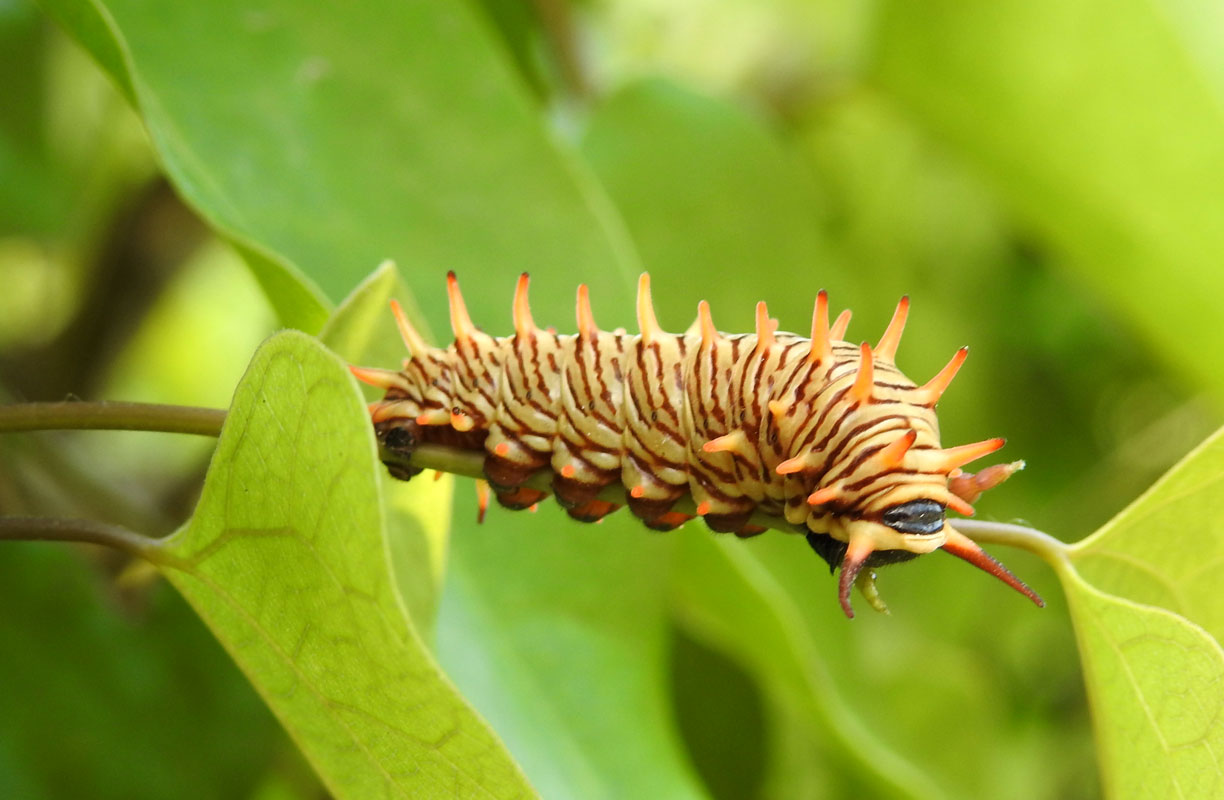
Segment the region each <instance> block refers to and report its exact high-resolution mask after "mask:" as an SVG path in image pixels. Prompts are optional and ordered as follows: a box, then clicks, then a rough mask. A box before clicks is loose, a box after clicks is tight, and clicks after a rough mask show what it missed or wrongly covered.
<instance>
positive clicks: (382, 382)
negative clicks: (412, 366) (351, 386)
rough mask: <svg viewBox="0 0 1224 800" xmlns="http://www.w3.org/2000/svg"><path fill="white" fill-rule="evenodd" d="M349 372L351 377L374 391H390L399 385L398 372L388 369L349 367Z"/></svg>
mask: <svg viewBox="0 0 1224 800" xmlns="http://www.w3.org/2000/svg"><path fill="white" fill-rule="evenodd" d="M349 372H351V373H353V377H354V378H356V379H357V380H359V381H361V382H362V383H367V384H369V385H370V386H373V387H375V388H376V389H383V390H386V389H390V388H391V387H392V386H396V385H397V384H399V383H400V381H401V379H400V375H399V373H398V372H393V371H392V370H389V369H378V368H377V367H356V366H353V365H352V364H350V365H349Z"/></svg>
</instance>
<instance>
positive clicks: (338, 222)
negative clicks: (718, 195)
mask: <svg viewBox="0 0 1224 800" xmlns="http://www.w3.org/2000/svg"><path fill="white" fill-rule="evenodd" d="M45 5H46V7H47V8H48V9H49V11H51V13H52V14H53V15H54V16H55V17H56V18H57V19H59V20H60V21H61V22H62V23H63V24H64V25H65V27H67V28H68V29H69V30H70V31H71V32H72V33H73V34H74V35H76V36H77V38H78V39H79V40H80V41H81V42H82V43H83V44H84V45H85V46H86V47H87V48H88V49H89V50H90V51H91V52H93V53H94V54H95V56H96V57H97V58H98V60H99V62H100V63H101V64H102V65H103V66H104V67H105V68H107V69H108V70H109V71H110V72H111V73H112V74H113V75H114V76H115V78H116V80H117V81H119V82H120V83H121V84H123V85H125V86H127V87H130V91H129V94H130V96H131V97H132V100H133V102H134V103H135V104H136V106H137V107H138V108H139V110H140V111H141V113H142V114H143V117H144V120H145V123H146V125H147V126H148V129H149V132H150V134H151V136H152V139H153V143H154V146H155V147H156V149H157V152H158V155H159V156H160V158H161V160H162V163H163V165H164V168H165V170H166V171H167V173H168V174H169V176H170V178H171V179H172V180H173V181H174V183H175V185H176V186H177V188H178V189H179V191H180V192H182V193H183V195H184V197H185V198H186V199H187V200H188V202H190V203H191V204H192V205H193V206H194V207H195V208H196V209H197V210H198V211H199V212H200V213H201V214H202V215H203V216H204V217H205V218H207V219H208V220H209V221H210V223H211V224H213V225H214V226H215V227H216V228H217V229H218V230H220V231H222V232H224V233H225V234H226V235H227V236H228V237H229V238H231V239H232V240H234V241H236V242H237V243H239V245H240V246H241V248H242V249H243V251H244V253H245V254H247V255H248V256H249V260H250V261H251V264H252V267H253V268H254V269H255V272H256V275H257V276H258V277H260V279H261V282H262V283H264V285H265V288H266V289H267V290H268V292H269V297H270V298H271V299H272V301H273V303H274V304H276V305H277V307H278V310H280V312H281V314H282V318H284V319H285V320H286V321H287V322H290V323H293V324H297V325H299V326H303V327H306V328H307V329H317V327H318V325H320V324H321V323H322V321H323V317H322V316H321V308H322V306H323V305H324V304H326V302H327V300H326V299H325V298H330V300H332V301H334V300H337V299H339V298H341V297H343V296H344V295H346V294H347V293H348V291H349V290H350V289H351V288H352V287H353V286H354V285H355V284H356V283H357V282H358V281H359V280H360V279H361V278H362V277H363V276H364V275H365V274H366V273H367V272H369V270H370V269H371V268H372V267H373V265H375V264H377V263H378V262H379V261H381V260H383V259H384V258H388V257H391V258H395V259H397V260H398V262H399V263H400V264H401V266H402V268H403V269H404V272H405V274H406V275H412V276H417V275H430V276H431V277H432V276H433V275H435V274H436V273H437V271H441V270H445V269H455V270H456V271H458V272H459V273H460V274H461V275H466V274H472V273H477V274H481V275H501V276H504V277H505V278H506V283H507V285H509V283H510V278H511V276H513V275H515V274H516V273H518V272H520V271H523V270H527V269H534V268H542V269H545V270H557V271H560V270H561V269H564V268H577V267H580V268H581V269H583V271H584V272H586V273H587V274H589V275H590V276H591V277H592V283H593V284H595V287H594V288H606V289H609V290H611V289H612V287H619V288H618V289H617V291H623V288H624V286H626V285H627V283H628V281H627V280H626V277H627V276H626V274H625V273H624V272H623V270H624V269H625V268H626V265H627V264H631V263H632V256H631V255H630V254H628V253H627V251H626V249H625V243H624V242H623V240H622V238H621V236H620V235H619V234H618V233H617V232H616V231H615V229H614V222H613V221H611V218H610V217H608V216H607V215H606V214H604V213H602V212H601V211H600V210H599V208H598V205H599V203H598V201H597V200H591V199H589V198H590V196H591V194H590V192H588V191H587V189H586V188H584V179H583V178H582V176H581V175H580V174H578V172H577V170H576V169H575V168H574V165H573V164H572V163H570V160H569V159H568V158H567V157H566V156H565V155H564V154H562V153H561V152H560V151H559V150H558V149H557V148H556V146H555V145H554V144H553V142H552V141H551V140H550V138H549V136H548V135H547V132H546V130H545V128H544V126H543V123H542V122H541V120H540V118H539V115H538V112H537V109H536V107H535V106H534V104H533V103H532V101H531V100H530V99H529V96H528V93H527V91H526V89H525V88H524V87H523V86H522V85H521V83H520V81H519V79H518V78H517V76H516V75H515V74H514V73H513V71H512V70H511V69H510V67H509V66H508V65H507V64H506V63H505V59H504V57H503V51H502V49H501V45H500V43H499V42H497V40H496V39H495V38H494V36H493V35H492V34H491V32H490V31H488V30H487V28H486V25H485V22H484V20H482V19H481V18H480V17H479V15H478V14H477V13H476V12H475V11H474V10H473V9H472V8H471V7H470V5H469V4H466V3H402V2H393V1H392V0H377V1H376V2H368V3H361V4H358V5H312V6H304V5H301V4H298V3H293V2H290V0H273V2H271V3H264V4H262V5H260V6H259V7H258V8H254V7H251V6H250V5H249V4H247V3H243V2H239V1H238V0H225V1H224V2H220V3H208V4H203V5H200V4H190V3H188V4H183V3H161V4H158V5H157V7H156V8H149V7H148V6H147V4H144V3H140V2H136V1H135V0H99V2H97V3H96V4H95V3H90V2H86V0H47V2H46V4H45ZM429 316H430V319H431V321H432V322H433V323H434V324H435V325H437V324H439V323H441V321H442V319H443V318H442V316H441V315H437V314H430V315H429Z"/></svg>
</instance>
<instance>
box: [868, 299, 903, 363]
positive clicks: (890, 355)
mask: <svg viewBox="0 0 1224 800" xmlns="http://www.w3.org/2000/svg"><path fill="white" fill-rule="evenodd" d="M909 304H910V303H909V297H908V296H906V297H902V298H901V301H900V302H899V303H897V310H896V311H894V312H893V315H892V319H891V320H889V322H888V327H887V328H886V329H885V330H884V335H883V336H881V337H880V343H879V344H877V345H876V348H875V352H876V356H877V357H878V358H880V359H882V360H884V361H887V362H889V363H892V362H893V361H895V360H896V358H897V346H898V345H900V344H901V334H902V333H904V332H905V320H906V317H908V316H909Z"/></svg>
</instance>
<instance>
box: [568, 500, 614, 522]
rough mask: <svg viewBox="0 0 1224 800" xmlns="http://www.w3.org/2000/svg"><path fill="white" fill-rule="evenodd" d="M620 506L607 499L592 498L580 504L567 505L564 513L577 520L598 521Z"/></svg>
mask: <svg viewBox="0 0 1224 800" xmlns="http://www.w3.org/2000/svg"><path fill="white" fill-rule="evenodd" d="M618 508H620V506H618V505H617V504H616V503H609V502H608V501H607V500H592V501H590V502H589V503H583V504H582V505H578V506H572V507H567V508H566V509H565V513H566V514H569V515H570V516H571V517H572V518H574V519H576V520H578V521H579V522H599V521H600V520H601V519H603V518H604V517H606V516H608V515H609V514H611V513H612V512H613V511H616V510H617V509H618Z"/></svg>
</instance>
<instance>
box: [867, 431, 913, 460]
mask: <svg viewBox="0 0 1224 800" xmlns="http://www.w3.org/2000/svg"><path fill="white" fill-rule="evenodd" d="M917 438H918V431H909V432H907V433H906V434H905V435H904V436H902V437H901V438H900V439H898V440H897V441H895V442H893V443H892V444H890V445H888V446H887V447H885V448H884V449H883V450H881V451H879V452H878V453H876V458H877V459H878V460H879V462H880V464H881V465H882V466H883V467H884V468H885V469H893V468H895V467H899V466H901V462H902V460H904V458H905V454H906V453H908V452H909V449H910V448H911V447H913V446H914V440H916V439H917Z"/></svg>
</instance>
